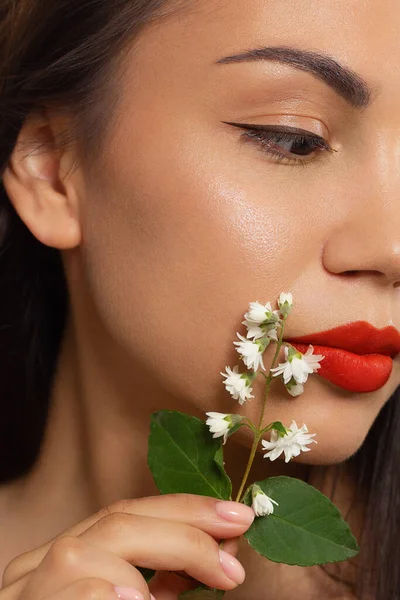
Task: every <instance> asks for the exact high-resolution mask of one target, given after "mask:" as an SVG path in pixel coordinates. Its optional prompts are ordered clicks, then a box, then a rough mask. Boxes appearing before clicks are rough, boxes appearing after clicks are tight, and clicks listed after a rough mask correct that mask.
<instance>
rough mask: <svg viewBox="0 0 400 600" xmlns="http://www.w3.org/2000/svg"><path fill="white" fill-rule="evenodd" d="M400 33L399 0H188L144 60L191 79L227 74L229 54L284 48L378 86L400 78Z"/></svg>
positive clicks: (144, 42)
mask: <svg viewBox="0 0 400 600" xmlns="http://www.w3.org/2000/svg"><path fill="white" fill-rule="evenodd" d="M399 31H400V2H398V0H362V1H360V0H228V1H227V0H188V4H187V7H186V8H185V7H184V10H183V11H178V13H177V14H176V15H175V16H172V18H168V19H167V20H163V21H160V22H156V23H154V24H152V25H151V26H150V27H148V28H146V29H145V30H144V31H143V32H142V34H141V35H140V36H139V38H138V40H137V47H136V59H137V60H139V59H140V61H144V62H146V64H147V66H148V67H150V68H151V67H153V68H155V69H156V68H162V69H165V68H167V69H168V72H169V73H170V74H171V75H172V74H174V73H175V74H177V75H178V74H180V76H181V77H182V79H184V78H185V77H186V76H187V75H189V73H190V74H191V75H193V73H194V72H196V71H197V73H198V74H199V75H202V74H203V75H205V76H207V75H208V73H209V72H210V70H212V71H213V72H214V73H216V72H218V75H220V73H221V67H218V66H216V65H215V62H216V61H217V60H218V59H219V58H221V57H223V56H226V55H230V54H235V53H238V52H241V51H244V50H247V49H251V48H256V47H259V46H262V45H268V46H279V45H283V44H284V45H293V46H295V47H299V48H303V49H307V50H318V51H322V52H325V53H328V54H329V55H330V56H332V57H333V58H335V59H336V60H338V61H339V62H341V63H343V64H345V65H348V66H349V67H350V68H352V69H354V70H355V71H357V72H358V73H359V74H360V75H362V76H363V77H364V78H365V79H367V80H368V79H369V80H370V81H372V82H374V81H375V80H377V79H380V80H381V81H382V80H385V79H386V78H387V79H393V75H395V74H399V77H400V70H399V65H400V44H399ZM222 68H224V69H226V68H227V67H222ZM377 75H379V78H378V77H377ZM399 87H400V83H399Z"/></svg>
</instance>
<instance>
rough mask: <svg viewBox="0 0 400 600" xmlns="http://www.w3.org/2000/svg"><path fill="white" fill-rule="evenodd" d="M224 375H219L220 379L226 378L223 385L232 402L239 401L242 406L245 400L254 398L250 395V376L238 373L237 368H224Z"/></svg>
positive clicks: (251, 389)
mask: <svg viewBox="0 0 400 600" xmlns="http://www.w3.org/2000/svg"><path fill="white" fill-rule="evenodd" d="M225 370H226V373H221V375H222V377H226V379H225V381H224V385H225V387H226V389H227V391H228V392H229V393H230V394H231V396H232V397H233V398H234V400H239V404H240V405H241V406H242V405H243V404H244V403H245V402H246V400H250V398H254V396H252V395H251V392H252V391H253V388H252V387H251V380H252V378H251V376H250V375H248V374H247V373H238V366H236V367H233V370H232V369H231V368H230V367H225Z"/></svg>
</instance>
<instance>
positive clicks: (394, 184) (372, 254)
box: [323, 130, 400, 283]
mask: <svg viewBox="0 0 400 600" xmlns="http://www.w3.org/2000/svg"><path fill="white" fill-rule="evenodd" d="M396 133H398V134H399V135H394V132H393V130H392V131H391V132H389V131H388V130H386V131H385V132H383V133H382V132H381V133H380V135H379V139H378V140H377V145H376V146H375V148H374V152H371V153H370V155H369V159H368V161H367V162H365V163H364V164H361V165H359V171H358V173H357V175H356V176H355V177H354V178H353V180H352V183H351V188H350V189H349V188H348V189H347V190H346V191H345V193H346V195H347V202H348V205H347V206H348V210H347V211H346V216H345V218H344V219H343V221H342V222H341V223H338V225H337V227H336V228H335V229H334V231H333V232H332V234H331V235H330V236H329V238H328V239H327V241H326V243H325V246H324V252H323V259H324V264H325V267H326V268H327V269H328V270H330V271H331V272H333V273H344V272H346V271H347V272H348V271H369V272H371V271H374V272H376V273H379V274H381V275H384V276H385V277H386V279H387V281H389V282H392V283H396V282H399V281H400V132H399V131H398V132H396ZM367 163H368V164H367Z"/></svg>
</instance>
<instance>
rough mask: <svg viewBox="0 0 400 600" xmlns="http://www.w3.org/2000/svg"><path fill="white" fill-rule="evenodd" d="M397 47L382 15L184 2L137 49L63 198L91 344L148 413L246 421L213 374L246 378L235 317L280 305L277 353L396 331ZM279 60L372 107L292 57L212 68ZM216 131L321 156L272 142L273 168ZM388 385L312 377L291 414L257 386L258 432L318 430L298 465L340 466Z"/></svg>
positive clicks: (394, 18)
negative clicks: (287, 298)
mask: <svg viewBox="0 0 400 600" xmlns="http://www.w3.org/2000/svg"><path fill="white" fill-rule="evenodd" d="M399 31H400V5H399V3H398V0H388V1H387V2H384V3H382V2H378V1H377V0H364V2H360V1H359V0H331V1H330V2H324V3H320V2H318V1H311V2H310V1H308V2H305V1H304V0H292V1H291V2H290V3H287V2H282V0H245V1H243V0H230V1H229V2H224V1H222V0H221V1H219V0H212V1H205V0H204V1H201V0H199V1H197V2H195V3H193V5H192V7H190V6H189V7H188V10H187V11H186V12H184V13H181V14H179V17H178V16H177V17H176V18H172V19H169V20H168V21H163V22H160V23H158V24H153V25H152V26H151V27H148V28H147V29H145V30H144V31H143V32H142V33H141V34H140V36H139V38H137V41H136V44H135V51H134V53H131V54H130V56H129V57H128V59H127V60H126V61H125V69H124V71H121V73H119V74H117V73H115V79H114V80H113V82H112V84H113V85H114V86H115V87H116V88H117V89H118V91H119V93H120V100H119V106H118V108H117V113H116V114H115V115H114V117H115V118H114V119H112V120H111V121H110V126H109V132H108V138H107V140H106V146H105V151H104V156H103V157H102V159H101V160H99V161H98V164H97V165H95V166H94V176H91V177H89V176H88V175H87V176H86V177H85V175H84V179H83V185H81V186H80V188H79V193H80V201H81V204H82V206H81V214H82V228H83V244H82V247H81V249H82V255H83V258H84V260H83V264H84V267H85V272H86V276H87V281H88V285H89V290H90V294H91V297H92V299H93V301H94V303H95V305H96V306H97V309H98V312H99V315H100V317H101V320H102V324H103V326H104V328H105V330H106V331H107V332H108V333H109V334H111V336H112V337H113V338H114V339H115V340H116V341H117V342H118V343H119V344H120V345H121V346H122V347H123V348H124V349H125V350H126V351H127V353H128V355H129V357H130V360H132V365H133V364H135V365H136V367H139V368H143V369H144V371H145V372H146V377H149V378H150V379H152V380H154V381H156V382H157V383H158V384H159V385H161V387H162V389H163V390H165V397H166V398H167V397H169V398H170V396H171V395H172V396H174V397H176V398H177V399H179V400H182V399H184V400H185V402H187V403H189V404H190V405H191V409H192V412H193V413H196V414H198V412H202V413H204V412H205V411H207V410H215V411H221V412H240V414H244V415H247V416H250V417H252V418H253V419H256V418H257V416H258V414H259V401H257V400H256V399H254V400H252V401H250V402H248V403H247V404H246V405H244V406H243V407H240V406H238V404H237V403H236V401H234V400H232V399H231V397H230V396H229V394H228V393H227V392H226V391H225V388H224V386H223V379H222V377H221V375H220V371H223V370H224V368H225V366H226V365H230V366H231V367H233V366H234V365H235V364H241V370H244V365H243V363H241V361H240V358H239V356H238V354H237V352H236V351H235V349H234V346H233V341H235V340H237V337H236V332H240V333H241V334H243V335H245V334H246V331H245V329H244V326H243V325H242V324H241V322H242V320H243V315H244V313H245V312H246V310H247V309H248V304H249V302H251V301H256V300H258V301H259V302H261V303H263V304H264V303H265V302H267V301H268V300H270V301H272V302H274V301H275V300H276V298H277V297H278V296H279V294H280V292H281V291H284V292H292V294H293V298H294V308H293V311H292V313H291V315H290V317H289V320H288V322H287V327H286V334H285V337H286V338H290V337H293V336H297V335H306V334H311V333H314V332H319V331H323V330H327V329H331V328H333V327H337V326H339V325H342V324H346V323H350V322H353V321H360V320H361V321H367V322H369V323H371V324H372V325H374V326H375V327H377V328H383V327H386V326H388V325H394V326H395V327H398V328H400V297H399V289H398V283H399V282H400V113H399V110H398V106H399V101H400V66H399V65H400V44H399V33H398V32H399ZM282 46H285V47H292V48H294V49H296V51H297V52H300V51H311V52H316V53H318V54H321V55H323V56H329V57H331V58H332V59H334V60H335V61H337V62H338V63H340V64H341V65H343V66H344V67H347V68H349V69H351V70H352V71H353V72H355V73H357V74H358V75H359V77H360V78H362V80H363V81H364V82H365V83H366V84H367V85H368V86H369V87H370V88H371V98H370V105H369V106H368V107H365V106H364V107H361V106H353V105H352V104H351V102H350V92H349V88H348V87H347V88H344V92H343V89H342V94H343V93H344V95H345V96H346V97H343V96H342V94H341V93H340V89H339V85H338V84H337V83H335V82H336V81H337V80H339V81H340V75H339V73H338V71H335V70H333V71H330V83H331V85H330V84H329V81H328V79H329V78H328V77H325V78H324V77H323V76H322V75H318V74H317V71H316V70H314V72H310V71H309V69H310V68H311V67H310V60H309V57H308V63H307V57H305V58H304V57H302V56H301V55H300V54H299V55H298V58H296V59H295V60H296V61H297V63H296V64H297V68H296V66H295V65H294V64H293V61H294V56H295V54H294V53H292V54H291V55H290V56H291V59H290V60H288V61H287V62H286V63H284V62H282V61H281V60H277V59H274V60H272V59H271V55H270V58H265V59H261V58H259V60H247V61H243V62H237V63H235V62H230V63H229V62H228V63H219V64H218V61H219V60H220V59H222V58H223V57H227V56H231V55H236V54H239V53H243V52H247V51H249V50H251V49H254V48H260V47H282ZM290 56H289V58H290ZM304 61H306V63H307V64H308V66H307V64H306V66H303V67H301V68H300V66H301V65H303V62H304ZM318 62H319V63H320V59H319V61H318ZM314 69H316V67H314ZM325 69H326V65H325ZM325 73H326V71H325ZM343 81H344V80H343V79H342V87H343ZM358 102H359V104H360V102H361V101H360V96H358ZM226 122H229V123H236V124H238V125H240V124H256V125H257V126H264V127H267V128H268V127H269V126H274V127H276V126H278V127H279V128H283V127H289V128H296V129H301V130H305V131H306V132H307V133H306V135H309V136H314V137H315V136H317V137H318V138H323V140H325V142H326V144H328V145H330V146H331V147H332V148H333V149H335V150H337V151H336V152H329V151H327V150H326V149H324V148H323V147H321V146H320V147H316V143H315V141H313V140H311V141H306V142H304V141H303V142H301V141H300V142H298V141H296V139H293V140H292V141H290V138H289V141H288V140H283V141H282V139H279V136H278V138H277V137H276V134H275V137H273V138H272V142H273V143H274V144H275V146H274V147H275V150H276V151H277V152H280V153H282V155H283V156H284V158H277V156H276V155H273V154H271V152H273V149H271V148H272V145H271V144H270V145H269V146H268V145H267V144H265V145H264V146H263V145H262V144H261V143H260V141H258V140H257V139H256V138H255V137H254V136H253V137H250V136H248V137H247V138H246V137H245V134H246V131H245V129H242V128H239V127H236V126H234V125H230V124H227V123H226ZM82 327H84V324H83V323H82ZM273 350H274V348H270V349H268V350H267V353H266V355H265V356H264V362H265V364H266V366H267V365H269V364H270V360H271V358H272V352H273ZM399 384H400V361H399V360H398V359H395V360H394V361H393V369H392V373H391V376H390V378H389V380H388V381H387V383H386V384H385V385H384V386H383V387H381V388H380V389H378V390H377V391H374V392H370V393H354V392H349V391H347V390H344V389H342V388H340V387H338V386H335V385H333V384H332V383H329V382H328V381H326V380H325V379H322V378H321V377H319V376H318V375H312V376H311V377H310V379H309V381H308V382H307V384H306V385H305V392H304V394H303V395H301V396H299V397H297V398H292V397H291V396H290V395H289V394H288V393H287V392H286V390H285V389H284V387H283V385H282V384H281V382H275V383H274V385H273V386H272V389H271V395H270V400H269V402H268V407H267V412H266V423H268V422H270V421H272V420H278V419H279V420H281V421H283V422H284V423H285V424H286V425H288V426H289V425H290V422H291V420H292V419H295V420H296V421H297V423H298V424H299V425H301V424H302V423H303V422H305V423H306V424H307V426H308V428H309V430H310V431H311V432H316V433H317V438H316V439H317V440H318V442H319V443H318V445H315V446H314V447H313V448H312V452H310V453H306V454H304V455H302V456H301V457H299V459H298V460H299V461H303V462H310V463H331V462H336V461H340V460H343V459H345V458H346V457H348V456H349V455H350V454H352V453H354V452H355V451H356V450H357V448H358V447H359V446H360V445H361V443H362V441H363V439H364V438H365V436H366V434H367V432H368V430H369V428H370V427H371V425H372V423H373V421H374V419H375V417H376V416H377V414H378V412H379V410H380V408H381V407H382V406H383V405H384V403H385V402H386V401H387V400H388V398H389V397H390V396H391V394H392V393H393V392H394V390H395V388H396V387H397V386H398V385H399ZM262 386H263V381H259V384H256V386H255V388H254V389H255V392H256V393H257V394H258V396H257V397H258V398H259V399H260V397H261V396H260V393H261V391H262V389H263V388H262ZM137 401H138V402H139V401H142V400H141V399H137ZM161 401H162V398H161V396H160V402H161ZM165 408H174V407H173V406H165ZM239 409H240V410H239ZM189 410H190V409H189Z"/></svg>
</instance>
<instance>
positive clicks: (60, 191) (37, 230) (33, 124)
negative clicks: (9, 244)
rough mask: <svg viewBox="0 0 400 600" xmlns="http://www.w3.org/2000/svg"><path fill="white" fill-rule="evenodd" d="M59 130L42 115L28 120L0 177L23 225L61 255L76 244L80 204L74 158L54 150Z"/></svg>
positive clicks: (63, 151) (79, 239) (60, 126)
mask: <svg viewBox="0 0 400 600" xmlns="http://www.w3.org/2000/svg"><path fill="white" fill-rule="evenodd" d="M62 127H64V128H65V121H64V125H62V124H61V121H60V120H56V119H53V120H50V119H49V118H48V116H47V115H46V114H41V115H35V116H30V117H28V118H27V120H26V121H25V123H24V124H23V126H22V128H21V131H20V134H19V136H18V140H17V143H16V146H15V149H14V152H13V154H12V156H11V158H10V160H9V163H8V166H7V167H6V170H5V172H4V174H3V184H4V187H5V189H6V192H7V194H8V196H9V198H10V200H11V202H12V204H13V206H14V208H15V210H16V211H17V213H18V214H19V216H20V218H21V219H22V221H24V223H25V225H26V226H27V227H28V229H30V231H31V232H32V234H33V235H34V236H35V237H36V238H37V239H38V240H39V241H40V242H42V243H43V244H45V245H46V246H51V247H53V248H58V249H60V250H65V249H70V248H74V247H76V246H78V245H79V244H80V242H81V226H80V220H79V210H78V209H79V203H78V197H77V194H76V191H75V187H74V185H73V183H72V184H71V183H68V182H67V183H66V182H65V181H64V177H65V176H68V174H69V171H70V170H71V169H72V168H73V164H74V163H73V153H72V152H70V151H69V150H68V151H67V150H66V149H63V148H62V147H61V148H57V144H56V139H57V136H58V134H60V133H62V131H63V129H62Z"/></svg>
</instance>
